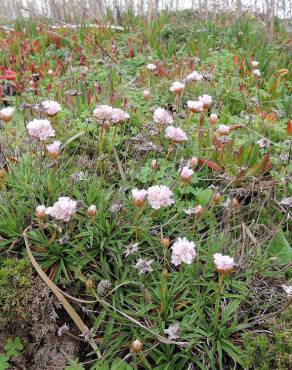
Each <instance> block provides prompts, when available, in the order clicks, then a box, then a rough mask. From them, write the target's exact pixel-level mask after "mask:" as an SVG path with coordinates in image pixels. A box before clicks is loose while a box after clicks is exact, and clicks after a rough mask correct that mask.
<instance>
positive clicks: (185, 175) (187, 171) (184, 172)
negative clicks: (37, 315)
mask: <svg viewBox="0 0 292 370" xmlns="http://www.w3.org/2000/svg"><path fill="white" fill-rule="evenodd" d="M193 173H194V171H193V170H192V169H191V168H189V167H188V166H183V167H182V169H181V170H180V172H179V175H180V177H181V179H182V180H183V181H186V182H187V181H189V180H190V178H191V176H192V174H193Z"/></svg>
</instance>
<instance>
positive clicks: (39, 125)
mask: <svg viewBox="0 0 292 370" xmlns="http://www.w3.org/2000/svg"><path fill="white" fill-rule="evenodd" d="M27 130H28V133H29V135H30V136H31V137H33V138H35V139H38V140H46V139H47V138H49V137H52V136H55V130H54V129H53V127H52V125H51V123H50V121H48V120H47V119H34V120H33V121H30V122H29V123H28V124H27Z"/></svg>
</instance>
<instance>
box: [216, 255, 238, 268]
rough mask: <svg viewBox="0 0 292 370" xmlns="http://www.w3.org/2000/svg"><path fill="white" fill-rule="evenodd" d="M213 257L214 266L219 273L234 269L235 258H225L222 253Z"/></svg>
mask: <svg viewBox="0 0 292 370" xmlns="http://www.w3.org/2000/svg"><path fill="white" fill-rule="evenodd" d="M213 257H214V264H215V266H216V269H217V270H218V271H219V272H230V271H232V270H233V269H234V266H235V262H234V258H231V257H229V256H223V255H222V254H221V253H215V254H214V255H213Z"/></svg>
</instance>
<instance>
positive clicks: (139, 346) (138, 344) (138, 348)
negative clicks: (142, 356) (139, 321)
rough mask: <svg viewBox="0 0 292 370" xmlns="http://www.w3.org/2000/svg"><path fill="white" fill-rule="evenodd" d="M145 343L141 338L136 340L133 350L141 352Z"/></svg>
mask: <svg viewBox="0 0 292 370" xmlns="http://www.w3.org/2000/svg"><path fill="white" fill-rule="evenodd" d="M142 346H143V343H142V342H140V341H139V339H136V340H134V342H132V346H131V347H132V351H133V352H135V353H140V352H141V351H142Z"/></svg>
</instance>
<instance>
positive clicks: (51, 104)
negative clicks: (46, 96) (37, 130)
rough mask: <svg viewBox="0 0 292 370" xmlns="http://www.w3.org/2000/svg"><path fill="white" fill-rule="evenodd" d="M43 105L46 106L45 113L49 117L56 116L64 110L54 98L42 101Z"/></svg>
mask: <svg viewBox="0 0 292 370" xmlns="http://www.w3.org/2000/svg"><path fill="white" fill-rule="evenodd" d="M42 106H43V108H44V113H45V114H46V115H47V116H48V117H54V116H55V115H56V114H57V113H59V112H60V111H61V110H62V107H61V105H60V104H59V103H58V102H56V101H54V100H45V101H43V102H42Z"/></svg>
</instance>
